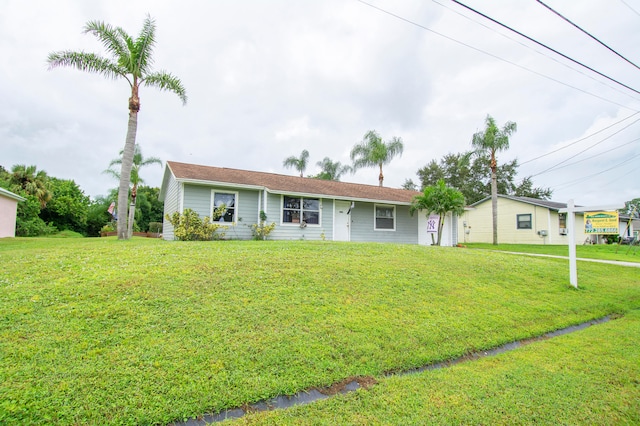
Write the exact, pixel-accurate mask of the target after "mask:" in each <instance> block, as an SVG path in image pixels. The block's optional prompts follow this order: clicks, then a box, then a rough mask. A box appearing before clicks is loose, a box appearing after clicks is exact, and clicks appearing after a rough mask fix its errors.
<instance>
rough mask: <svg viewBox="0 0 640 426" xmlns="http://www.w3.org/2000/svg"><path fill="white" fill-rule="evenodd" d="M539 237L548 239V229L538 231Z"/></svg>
mask: <svg viewBox="0 0 640 426" xmlns="http://www.w3.org/2000/svg"><path fill="white" fill-rule="evenodd" d="M538 235H540V236H541V237H546V236H547V235H548V233H547V230H546V229H542V230H540V231H538Z"/></svg>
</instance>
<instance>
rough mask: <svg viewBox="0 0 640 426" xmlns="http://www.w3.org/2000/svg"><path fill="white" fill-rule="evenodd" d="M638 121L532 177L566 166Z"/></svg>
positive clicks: (639, 119)
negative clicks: (568, 162)
mask: <svg viewBox="0 0 640 426" xmlns="http://www.w3.org/2000/svg"><path fill="white" fill-rule="evenodd" d="M638 121H640V118H638V119H637V120H635V121H634V122H633V123H631V124H627V125H626V126H625V127H623V128H622V129H620V130H618V131H617V132H615V133H613V134H611V135H609V136H607V137H606V138H604V139H602V140H600V141H598V142H596V143H594V144H593V145H591V146H588V147H587V148H585V149H583V150H582V151H580V152H578V153H577V154H575V155H572V156H571V157H569V158H566V159H564V160H562V161H561V162H559V163H557V164H555V165H553V166H551V167H549V168H548V169H546V170H543V171H541V172H540V173H536V174H534V175H531V177H534V176H540V175H541V174H544V173H547V172H550V171H551V170H553V169H555V168H556V167H558V166H559V165H561V164H564V163H566V162H567V161H569V160H571V159H573V158H576V157H577V156H578V155H580V154H584V153H585V152H587V151H588V150H590V149H591V148H593V147H595V146H597V145H600V144H601V143H603V142H604V141H606V140H608V139H610V138H612V137H613V136H615V135H617V134H618V133H620V132H621V131H623V130H625V129H626V128H627V127H630V126H632V125H634V124H635V123H637V122H638Z"/></svg>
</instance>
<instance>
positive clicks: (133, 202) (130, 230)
mask: <svg viewBox="0 0 640 426" xmlns="http://www.w3.org/2000/svg"><path fill="white" fill-rule="evenodd" d="M135 214H136V200H135V198H131V204H130V205H129V224H128V226H127V238H131V237H132V236H133V218H134V217H135Z"/></svg>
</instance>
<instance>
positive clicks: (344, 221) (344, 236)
mask: <svg viewBox="0 0 640 426" xmlns="http://www.w3.org/2000/svg"><path fill="white" fill-rule="evenodd" d="M333 203H334V204H333V205H334V212H333V217H334V220H333V240H334V241H349V240H350V239H351V238H350V232H349V225H350V222H351V214H350V213H349V209H350V208H351V202H350V201H340V200H335V201H334V202H333Z"/></svg>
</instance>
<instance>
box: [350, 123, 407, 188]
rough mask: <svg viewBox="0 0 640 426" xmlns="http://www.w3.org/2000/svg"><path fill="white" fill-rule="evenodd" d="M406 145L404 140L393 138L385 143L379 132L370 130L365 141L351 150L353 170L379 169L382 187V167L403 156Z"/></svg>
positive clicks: (365, 136)
mask: <svg viewBox="0 0 640 426" xmlns="http://www.w3.org/2000/svg"><path fill="white" fill-rule="evenodd" d="M403 150H404V144H403V143H402V139H401V138H398V137H395V136H394V137H393V138H392V139H391V141H389V142H386V143H385V142H384V141H383V140H382V138H381V137H380V135H379V134H378V132H376V131H375V130H370V131H368V132H367V133H365V135H364V139H363V140H362V142H360V143H359V144H356V146H354V147H353V149H352V150H351V160H352V161H353V170H358V169H360V168H362V167H379V168H380V175H379V176H378V181H379V182H380V186H382V181H383V180H384V175H383V174H382V165H383V164H389V163H390V162H391V160H393V158H394V157H395V156H396V155H402V151H403Z"/></svg>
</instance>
